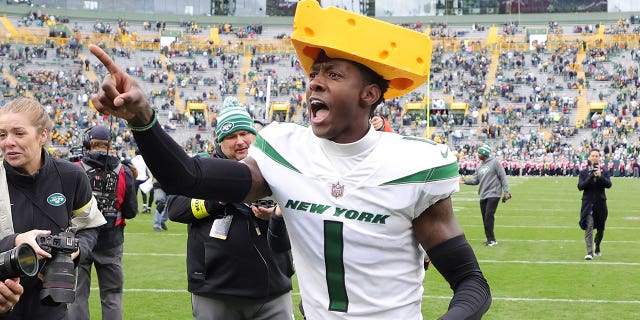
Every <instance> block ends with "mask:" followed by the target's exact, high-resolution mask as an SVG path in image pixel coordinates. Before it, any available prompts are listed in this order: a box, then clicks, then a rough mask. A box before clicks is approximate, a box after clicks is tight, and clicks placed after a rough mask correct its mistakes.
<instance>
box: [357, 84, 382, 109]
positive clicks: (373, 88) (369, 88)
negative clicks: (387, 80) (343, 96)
mask: <svg viewBox="0 0 640 320" xmlns="http://www.w3.org/2000/svg"><path fill="white" fill-rule="evenodd" d="M381 96H382V90H381V89H380V86H378V85H377V84H373V83H370V84H368V85H365V86H364V88H363V89H362V94H361V95H360V99H362V101H364V102H365V104H366V105H367V106H371V105H373V104H374V103H376V102H377V101H378V100H380V97H381Z"/></svg>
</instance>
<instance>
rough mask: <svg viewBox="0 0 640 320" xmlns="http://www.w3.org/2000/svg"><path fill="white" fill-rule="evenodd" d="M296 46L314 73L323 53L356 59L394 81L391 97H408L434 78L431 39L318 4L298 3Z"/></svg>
mask: <svg viewBox="0 0 640 320" xmlns="http://www.w3.org/2000/svg"><path fill="white" fill-rule="evenodd" d="M291 43H292V44H293V47H294V48H295V50H296V53H297V54H298V59H300V63H301V64H302V67H303V68H304V69H305V70H306V72H307V75H309V70H310V69H311V66H312V65H313V62H314V61H315V59H316V58H317V57H318V54H319V53H320V50H324V52H325V53H326V55H327V56H328V57H329V58H340V59H346V60H352V61H356V62H358V63H361V64H363V65H365V66H367V67H369V68H371V69H372V70H373V71H375V72H377V73H378V74H379V75H381V76H382V77H383V78H385V79H386V80H388V81H389V89H388V90H387V92H386V93H385V95H384V97H385V98H386V99H390V98H395V97H398V96H401V95H403V94H407V93H409V92H411V91H412V90H414V89H415V88H417V87H419V86H420V85H422V84H423V83H424V82H425V81H426V80H427V78H428V77H429V68H430V66H431V39H430V38H429V36H428V35H426V34H424V33H420V32H417V31H413V30H409V29H407V28H403V27H400V26H396V25H394V24H391V23H387V22H384V21H381V20H377V19H373V18H370V17H366V16H363V15H359V14H355V13H353V12H349V11H345V10H342V9H339V8H336V7H327V8H321V7H320V4H319V3H318V2H317V1H315V0H301V1H300V2H298V5H297V8H296V14H295V17H294V19H293V34H292V35H291Z"/></svg>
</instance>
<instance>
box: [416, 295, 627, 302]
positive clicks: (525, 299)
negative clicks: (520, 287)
mask: <svg viewBox="0 0 640 320" xmlns="http://www.w3.org/2000/svg"><path fill="white" fill-rule="evenodd" d="M422 298H423V299H445V300H450V299H451V297H450V296H449V297H448V296H427V295H423V296H422ZM491 299H492V300H502V301H524V302H570V303H617V304H640V300H595V299H561V298H515V297H513V298H511V297H503V298H501V297H495V296H493V297H491Z"/></svg>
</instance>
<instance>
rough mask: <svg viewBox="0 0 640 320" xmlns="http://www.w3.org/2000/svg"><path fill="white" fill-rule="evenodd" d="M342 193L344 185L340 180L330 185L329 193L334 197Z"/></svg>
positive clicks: (340, 195)
mask: <svg viewBox="0 0 640 320" xmlns="http://www.w3.org/2000/svg"><path fill="white" fill-rule="evenodd" d="M343 193H344V185H341V184H340V182H338V183H335V184H333V185H331V195H332V196H333V197H334V198H340V197H342V194H343Z"/></svg>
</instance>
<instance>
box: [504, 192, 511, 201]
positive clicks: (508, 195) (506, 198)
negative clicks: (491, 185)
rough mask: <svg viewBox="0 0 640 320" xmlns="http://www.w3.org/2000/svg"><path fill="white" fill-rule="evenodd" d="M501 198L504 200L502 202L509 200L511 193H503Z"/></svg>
mask: <svg viewBox="0 0 640 320" xmlns="http://www.w3.org/2000/svg"><path fill="white" fill-rule="evenodd" d="M502 198H503V199H504V201H507V200H509V199H511V193H505V194H504V196H502Z"/></svg>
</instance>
